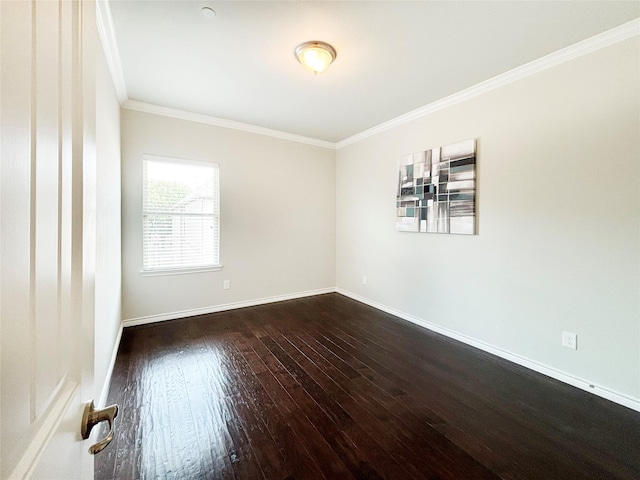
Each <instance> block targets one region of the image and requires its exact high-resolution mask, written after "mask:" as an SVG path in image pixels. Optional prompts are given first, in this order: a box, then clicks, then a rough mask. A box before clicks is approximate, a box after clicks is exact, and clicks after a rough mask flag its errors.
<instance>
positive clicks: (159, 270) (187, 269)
mask: <svg viewBox="0 0 640 480" xmlns="http://www.w3.org/2000/svg"><path fill="white" fill-rule="evenodd" d="M147 162H166V163H173V164H184V165H200V166H207V167H211V168H214V169H215V170H217V172H216V175H215V177H214V178H215V179H216V181H217V182H216V185H214V192H213V193H214V205H215V207H216V208H215V209H214V212H213V213H212V214H198V215H196V216H205V217H208V218H211V219H213V221H214V223H215V225H216V228H217V231H218V235H217V242H214V252H213V254H214V259H217V260H218V261H217V263H214V264H202V265H199V266H178V267H170V268H169V267H153V268H148V267H146V268H145V264H146V261H145V255H146V253H145V252H146V249H145V217H146V216H147V215H154V214H155V215H157V214H165V215H166V214H169V215H173V216H178V217H180V216H185V217H186V216H190V217H193V216H194V214H180V213H176V212H162V211H160V210H145V195H146V175H145V172H146V168H147ZM142 172H143V175H142V209H141V210H142V215H141V226H142V239H141V240H142V269H141V270H140V274H141V275H142V276H157V275H180V274H188V273H200V272H212V271H219V270H221V269H222V264H221V263H220V234H221V232H220V166H219V165H218V163H215V162H204V161H198V160H188V159H184V158H175V157H164V156H159V155H148V154H145V155H143V156H142Z"/></svg>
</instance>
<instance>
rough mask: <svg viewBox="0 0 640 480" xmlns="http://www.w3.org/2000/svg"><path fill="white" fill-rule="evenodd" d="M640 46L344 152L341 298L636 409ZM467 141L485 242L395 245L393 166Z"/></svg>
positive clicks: (418, 237) (429, 238)
mask: <svg viewBox="0 0 640 480" xmlns="http://www.w3.org/2000/svg"><path fill="white" fill-rule="evenodd" d="M639 43H640V42H639V40H638V37H634V38H633V39H630V40H626V41H624V42H621V43H619V44H616V45H613V46H610V47H607V48H604V49H601V50H599V51H596V52H594V53H590V54H588V55H585V56H583V57H580V58H577V59H574V60H572V61H570V62H567V63H564V64H562V65H560V66H557V67H554V68H551V69H549V70H546V71H543V72H540V73H537V74H535V75H533V76H530V77H528V78H526V79H523V80H520V81H517V82H515V83H512V84H510V85H507V86H504V87H501V88H499V89H497V90H494V91H491V92H489V93H485V94H483V95H481V96H478V97H476V98H473V99H471V100H468V101H466V102H464V103H460V104H458V105H455V106H452V107H450V108H448V109H446V110H442V111H439V112H436V113H433V114H431V115H430V116H427V117H423V118H420V119H417V120H414V121H412V122H410V123H407V124H404V125H401V126H398V127H396V128H394V129H391V130H389V131H386V132H383V133H380V134H378V135H375V136H373V137H370V138H367V139H364V140H362V141H360V142H358V143H355V144H352V145H350V146H347V147H344V148H341V149H340V150H338V152H337V160H336V161H337V167H336V176H337V186H336V198H337V200H336V212H337V213H336V244H337V247H336V265H337V269H336V279H337V286H338V288H341V289H344V290H345V291H347V292H351V293H353V294H355V295H359V296H361V297H364V298H366V299H369V300H371V301H373V302H377V303H379V304H382V305H384V306H387V307H389V308H392V309H395V310H398V311H401V312H405V313H407V314H408V315H411V316H414V317H417V318H419V319H422V320H424V321H425V322H430V323H431V324H434V325H437V326H439V327H441V328H443V329H447V330H449V331H451V332H456V333H458V334H460V335H464V336H467V337H470V338H472V339H476V340H478V341H479V342H483V343H485V344H488V345H491V346H494V347H496V348H497V349H500V350H503V351H506V352H511V353H513V354H515V355H516V356H519V357H521V358H525V359H529V360H531V361H533V362H536V363H538V364H540V365H546V366H549V367H551V368H552V369H554V370H556V371H560V372H564V373H566V374H568V375H570V376H573V377H576V378H580V379H585V380H587V381H589V382H593V383H595V384H597V385H600V386H603V387H604V388H606V389H610V390H611V391H613V392H617V393H620V394H622V395H624V396H626V397H629V398H632V399H636V401H637V399H640V300H639V295H638V293H639V292H640V198H639V195H640V177H639V165H640V87H639V86H640V78H639V77H640V65H639V62H640V60H639V59H640V44H639ZM468 138H477V139H478V143H477V145H478V166H477V168H478V170H477V172H478V204H477V206H478V211H477V215H478V234H477V235H475V236H454V235H438V234H418V233H402V232H397V231H396V229H395V195H396V182H397V160H398V157H399V156H400V155H403V154H407V153H412V152H416V151H420V150H424V149H428V148H432V147H437V146H441V145H446V144H449V143H453V142H457V141H459V140H464V139H468ZM363 275H366V276H367V280H368V282H367V285H366V286H365V285H363V284H362V277H363ZM563 330H567V331H570V332H574V333H577V334H578V350H575V351H574V350H569V349H567V348H563V347H562V346H561V333H562V331H563Z"/></svg>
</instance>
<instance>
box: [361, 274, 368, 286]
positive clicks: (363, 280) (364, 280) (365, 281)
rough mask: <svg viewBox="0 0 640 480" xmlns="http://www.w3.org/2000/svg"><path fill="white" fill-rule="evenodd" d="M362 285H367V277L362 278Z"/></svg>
mask: <svg viewBox="0 0 640 480" xmlns="http://www.w3.org/2000/svg"><path fill="white" fill-rule="evenodd" d="M362 284H363V285H366V284H367V277H366V276H364V275H363V276H362Z"/></svg>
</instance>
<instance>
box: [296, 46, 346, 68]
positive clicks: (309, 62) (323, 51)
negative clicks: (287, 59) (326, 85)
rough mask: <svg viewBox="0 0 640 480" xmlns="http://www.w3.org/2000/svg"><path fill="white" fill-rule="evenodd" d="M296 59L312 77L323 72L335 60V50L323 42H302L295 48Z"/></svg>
mask: <svg viewBox="0 0 640 480" xmlns="http://www.w3.org/2000/svg"><path fill="white" fill-rule="evenodd" d="M295 52H296V57H297V58H298V61H299V62H300V63H301V64H302V66H303V67H304V68H306V69H307V70H309V71H310V72H311V73H313V74H314V75H317V74H319V73H322V72H324V71H325V70H326V69H327V68H329V65H331V62H333V61H334V60H335V59H336V56H337V54H336V50H335V49H334V48H333V47H332V46H331V45H329V44H328V43H324V42H317V41H313V42H304V43H302V44H300V45H298V46H297V47H296V50H295Z"/></svg>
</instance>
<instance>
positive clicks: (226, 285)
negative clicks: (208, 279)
mask: <svg viewBox="0 0 640 480" xmlns="http://www.w3.org/2000/svg"><path fill="white" fill-rule="evenodd" d="M222 288H224V289H225V290H229V289H230V288H231V280H225V281H224V282H222Z"/></svg>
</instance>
